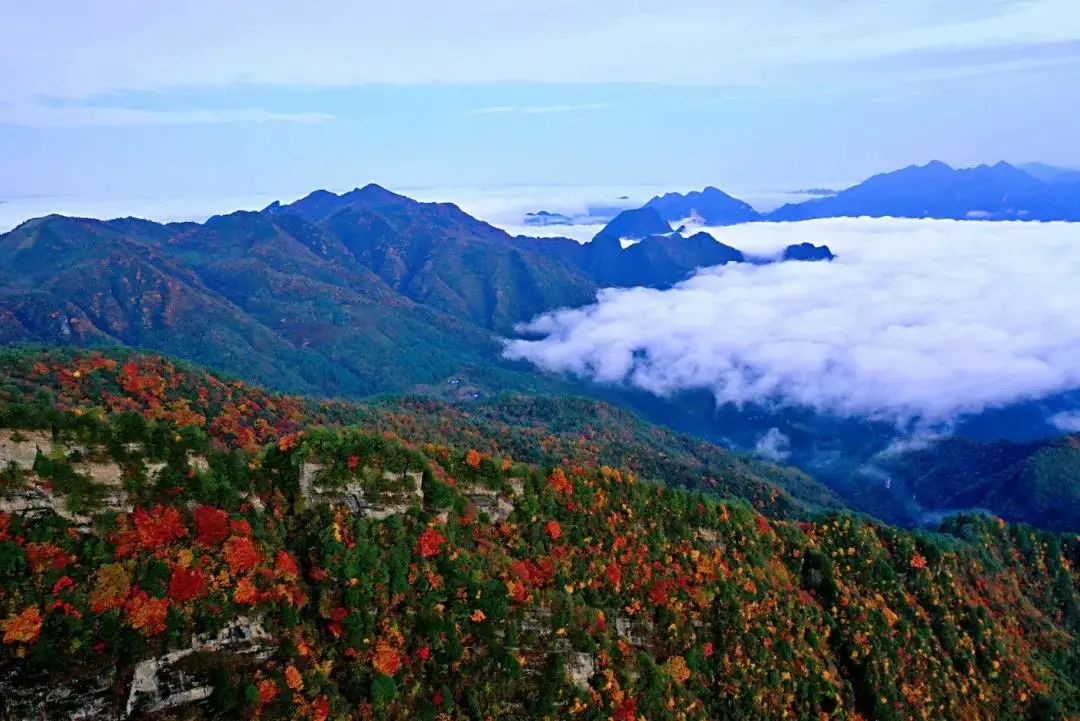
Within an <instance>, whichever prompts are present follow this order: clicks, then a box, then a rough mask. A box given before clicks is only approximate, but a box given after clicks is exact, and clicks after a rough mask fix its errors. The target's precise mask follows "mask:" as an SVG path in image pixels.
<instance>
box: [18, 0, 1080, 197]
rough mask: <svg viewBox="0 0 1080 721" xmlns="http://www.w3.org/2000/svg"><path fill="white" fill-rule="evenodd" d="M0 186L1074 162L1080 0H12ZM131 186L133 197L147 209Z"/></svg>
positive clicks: (166, 185) (47, 189)
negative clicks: (392, 1) (395, 0)
mask: <svg viewBox="0 0 1080 721" xmlns="http://www.w3.org/2000/svg"><path fill="white" fill-rule="evenodd" d="M0 12H2V16H3V17H4V22H3V24H2V25H0V164H2V167H3V168H4V171H5V172H4V173H2V174H0V201H7V202H8V203H11V202H16V201H19V200H20V199H25V198H28V197H42V196H45V197H48V198H51V197H64V198H79V199H83V198H85V199H93V200H110V201H117V202H122V201H124V200H125V199H136V198H165V197H196V196H197V197H207V196H213V195H224V194H228V195H233V196H240V195H261V194H267V195H270V196H282V197H285V198H288V197H290V196H292V195H298V194H302V193H304V192H306V191H307V190H310V189H312V188H315V187H330V188H349V187H352V186H355V185H362V184H364V183H366V182H369V181H374V182H379V183H382V184H385V185H388V186H390V187H392V188H420V187H429V188H459V187H467V186H469V187H489V188H497V187H502V186H508V185H530V186H536V185H567V186H585V185H589V186H612V187H615V186H634V185H648V186H666V187H671V188H673V189H685V188H690V187H694V186H701V185H704V184H706V183H709V184H716V185H719V186H720V187H724V188H728V189H732V190H753V189H791V188H798V187H805V186H806V185H809V184H821V183H838V182H848V181H857V180H859V179H861V178H863V177H865V176H866V175H869V174H871V173H874V172H877V171H880V170H885V169H890V168H893V167H898V166H902V165H907V164H910V163H916V162H918V163H921V162H925V161H927V160H930V159H932V158H939V159H943V160H945V161H948V162H951V163H954V164H958V165H969V164H975V163H979V162H992V161H996V160H998V159H1002V158H1005V159H1009V160H1014V161H1025V160H1043V161H1046V162H1051V163H1056V164H1061V165H1074V166H1080V123H1076V122H1075V118H1076V116H1077V111H1078V110H1080V93H1077V92H1075V90H1074V88H1076V87H1080V5H1078V4H1077V3H1076V2H1075V0H967V1H966V2H955V1H953V0H949V1H948V2H944V1H942V0H906V1H905V2H844V1H842V0H799V1H797V2H796V0H758V1H757V2H753V3H751V2H726V3H721V2H717V1H716V0H710V1H705V0H671V1H669V2H664V3H657V2H632V1H627V0H622V1H616V0H589V2H571V1H570V0H514V2H505V1H504V0H500V1H499V2H491V1H483V2H482V1H480V0H459V1H458V2H454V3H443V2H438V3H436V2H409V1H407V0H406V1H403V2H398V3H396V4H394V6H393V7H390V6H389V4H387V3H378V4H376V3H369V2H349V3H345V2H323V1H321V0H314V1H313V2H306V3H295V2H283V1H282V0H260V1H259V2H249V1H247V0H236V1H233V2H228V3H222V2H220V1H216V2H208V1H206V0H187V1H186V2H184V3H146V2H136V1H124V2H121V1H119V0H98V1H97V2H94V3H85V2H74V1H72V2H58V1H53V0H42V1H41V2H34V3H26V2H21V1H18V0H0ZM133 202H134V201H133Z"/></svg>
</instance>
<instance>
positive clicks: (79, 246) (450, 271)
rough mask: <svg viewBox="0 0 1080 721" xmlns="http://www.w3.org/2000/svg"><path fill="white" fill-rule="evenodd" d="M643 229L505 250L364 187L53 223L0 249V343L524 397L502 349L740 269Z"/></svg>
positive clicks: (277, 377) (467, 226) (461, 224)
mask: <svg viewBox="0 0 1080 721" xmlns="http://www.w3.org/2000/svg"><path fill="white" fill-rule="evenodd" d="M635 212H638V211H635ZM639 215H640V216H644V217H647V218H648V219H649V220H650V221H651V223H652V225H650V226H649V227H645V228H638V226H639V225H640V220H638V221H635V220H634V216H633V213H628V214H627V216H626V220H625V223H626V229H627V231H628V232H630V231H634V230H638V229H640V230H641V232H642V233H643V234H651V233H654V232H659V233H662V235H650V237H648V238H646V239H645V240H644V241H642V242H641V243H640V244H638V245H636V246H632V247H629V248H626V249H624V248H622V247H621V245H620V238H619V237H616V235H619V234H618V233H615V232H614V231H612V232H608V233H606V234H604V233H602V234H601V235H602V236H603V237H602V238H601V239H600V241H602V242H596V243H592V244H587V245H581V244H578V243H576V242H574V241H571V240H568V239H535V238H526V237H518V238H515V237H512V236H510V235H508V234H507V233H505V232H504V231H502V230H499V229H498V228H495V227H493V226H491V225H489V224H487V223H484V222H482V221H480V220H477V219H476V218H473V217H472V216H470V215H468V214H466V213H464V212H463V211H461V210H460V209H459V208H458V207H457V206H454V205H452V204H449V203H420V202H417V201H414V200H411V199H409V198H406V197H404V196H401V195H397V194H395V193H392V192H390V191H388V190H385V189H384V188H381V187H379V186H376V185H368V186H365V187H363V188H357V189H355V190H353V191H350V192H348V193H344V194H341V195H337V194H334V193H331V192H329V191H316V192H314V193H311V194H310V195H308V196H306V197H304V198H302V199H300V200H298V201H296V202H294V203H290V204H285V205H283V204H281V203H273V204H271V205H270V206H268V207H267V208H265V209H264V210H263V211H261V212H248V211H239V212H235V213H230V214H227V215H219V216H215V217H213V218H210V219H209V220H208V221H206V222H205V223H201V224H199V223H169V224H161V223H154V222H151V221H147V220H140V219H136V218H122V219H116V220H105V221H102V220H93V219H86V218H70V217H65V216H57V215H54V216H47V217H43V218H37V219H34V220H31V221H27V222H25V223H23V224H22V225H20V226H18V227H17V228H16V229H14V230H12V231H11V232H9V233H6V234H3V235H0V341H3V342H4V343H9V344H10V343H15V342H20V341H38V342H45V343H58V344H65V345H100V344H110V343H120V344H123V345H129V346H136V347H147V348H155V349H158V350H161V351H164V352H168V353H173V354H176V355H180V356H183V357H186V358H190V359H191V360H194V361H197V362H201V363H206V364H209V365H212V366H214V367H218V368H222V369H224V370H227V371H230V372H237V373H244V374H245V375H246V376H248V377H250V378H252V379H253V380H257V381H260V382H264V383H267V384H269V385H273V386H275V387H280V388H286V389H289V390H294V391H300V392H308V393H327V394H345V395H366V394H370V393H376V392H387V391H401V390H408V389H411V388H413V387H414V386H415V385H416V384H418V383H435V382H439V381H441V380H443V379H445V378H447V377H448V376H451V375H453V374H455V373H460V372H461V369H462V368H469V367H473V368H475V367H483V368H486V369H488V370H489V371H490V373H494V374H495V375H498V376H499V377H500V379H498V380H497V379H494V378H493V379H492V383H493V385H495V386H506V385H510V386H513V387H520V385H521V383H522V382H525V385H526V386H528V385H530V382H526V381H522V380H521V379H520V378H519V379H518V380H517V381H513V380H510V379H509V377H510V376H514V375H515V374H519V371H520V366H515V365H513V364H510V363H506V362H503V361H501V360H499V352H500V348H501V346H500V345H499V342H498V339H497V334H500V333H507V332H510V331H512V330H513V328H514V326H515V325H516V324H517V323H520V322H523V321H527V320H530V319H531V318H533V317H535V316H536V315H538V314H539V313H542V312H544V311H548V310H552V309H554V308H560V307H566V306H580V305H585V304H587V303H589V302H591V301H592V300H593V299H594V298H595V294H596V291H597V290H598V289H599V288H600V287H602V286H606V285H617V286H630V285H649V286H657V287H659V286H665V285H670V284H671V283H674V282H677V281H678V280H681V279H682V278H684V277H686V276H687V275H689V274H690V273H692V272H693V271H694V270H695V269H696V268H699V267H702V266H707V265H716V264H720V263H724V262H729V261H737V260H741V259H742V254H741V253H740V252H739V251H737V250H735V249H732V248H729V247H727V246H724V245H722V244H720V243H718V242H716V241H715V240H714V239H712V238H711V237H710V236H708V235H705V234H697V235H695V236H693V237H690V238H682V237H681V236H678V235H675V234H672V233H671V228H670V227H669V226H668V224H667V223H665V222H664V221H663V220H661V219H660V218H659V216H658V215H657V214H656V213H655V211H653V210H651V209H649V210H648V211H640V213H639ZM621 218H623V216H619V218H617V219H616V221H613V223H616V225H615V226H613V227H616V228H617V227H618V223H620V222H623V221H622V220H620V219H621ZM403 355H404V357H403ZM515 369H517V370H515Z"/></svg>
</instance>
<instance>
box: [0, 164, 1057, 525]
mask: <svg viewBox="0 0 1080 721" xmlns="http://www.w3.org/2000/svg"><path fill="white" fill-rule="evenodd" d="M680 230H681V229H679V230H672V228H671V226H670V224H669V223H668V222H667V221H666V220H664V218H663V217H662V216H661V214H660V212H659V211H658V210H657V209H656V208H655V207H652V206H647V207H645V208H643V209H640V210H633V211H626V212H624V213H623V214H621V215H620V216H617V217H616V218H615V220H613V221H612V223H611V224H610V225H609V226H608V227H607V228H606V229H605V230H604V231H601V232H600V233H599V234H598V235H597V237H596V239H595V240H594V241H593V242H591V243H587V244H581V243H578V242H576V241H573V240H570V239H567V238H530V237H525V236H519V237H514V236H511V235H509V234H507V233H505V232H503V231H502V230H499V229H498V228H495V227H493V226H491V225H489V224H487V223H484V222H482V221H480V220H478V219H476V218H473V217H472V216H469V215H468V214H466V213H464V212H463V211H461V210H460V209H459V208H457V207H456V206H454V205H451V204H447V203H420V202H417V201H414V200H412V199H409V198H407V197H404V196H401V195H397V194H395V193H392V192H390V191H387V190H386V189H384V188H381V187H379V186H375V185H368V186H365V187H363V188H357V189H355V190H353V191H350V192H348V193H344V194H340V195H339V194H335V193H330V192H328V191H316V192H314V193H312V194H310V195H308V196H306V197H305V198H302V199H301V200H298V201H296V202H294V203H289V204H282V203H273V204H271V205H270V206H268V207H267V208H265V209H264V210H262V211H259V212H248V211H242V212H236V213H230V214H227V215H220V216H215V217H213V218H210V219H209V220H208V221H206V222H205V223H168V224H162V223H155V222H151V221H147V220H140V219H137V218H121V219H115V220H93V219H85V218H70V217H64V216H56V215H54V216H47V217H44V218H37V219H34V220H31V221H27V222H25V223H23V224H22V225H20V226H19V227H18V228H16V229H15V230H13V231H11V232H9V233H6V234H3V235H0V342H2V343H3V344H5V345H14V344H22V343H41V344H48V345H56V346H67V347H72V346H81V347H86V346H127V347H133V348H145V349H152V350H155V351H158V352H163V353H167V354H170V355H173V356H176V357H180V358H183V359H186V360H190V361H194V362H197V363H200V364H203V365H207V366H210V367H212V368H215V369H219V370H222V371H225V372H227V373H230V374H233V375H236V376H239V377H242V378H244V379H246V380H249V381H253V382H258V383H261V384H264V385H267V386H269V387H272V388H275V389H280V390H285V391H290V392H298V393H306V394H310V395H315V396H324V397H325V396H344V397H351V398H359V397H367V396H371V395H375V394H387V393H403V392H415V393H421V394H424V395H425V396H429V397H436V398H442V399H445V400H448V401H451V402H462V403H476V402H477V401H484V400H487V399H496V398H498V397H499V394H500V393H502V392H505V391H515V392H524V393H528V394H546V395H549V396H551V395H554V396H581V395H586V396H591V397H593V398H598V399H601V400H605V401H608V402H611V403H615V404H618V405H621V406H623V407H624V408H629V409H632V410H633V411H635V412H637V413H640V414H642V415H643V416H644V417H646V418H647V419H649V420H651V421H653V422H658V423H662V424H664V425H667V426H669V427H672V428H675V429H677V430H680V431H683V432H692V433H694V434H696V435H698V436H700V437H704V438H707V439H710V440H712V441H715V442H721V443H724V444H727V445H730V446H733V447H736V448H741V449H744V450H752V449H754V448H755V447H756V445H757V444H758V443H759V441H760V439H761V438H762V437H763V436H765V435H766V434H768V433H770V432H772V431H773V430H774V429H777V430H778V432H780V433H782V434H784V436H785V437H787V438H789V439H790V442H791V455H790V462H791V463H794V464H796V465H797V466H799V467H800V468H803V469H806V470H808V471H809V472H811V473H813V474H815V475H817V476H818V477H819V478H820V479H821V480H823V481H825V482H826V483H827V484H828V485H829V486H830V487H831V488H834V489H837V490H838V491H839V492H841V493H842V494H843V495H844V497H845V499H847V500H848V502H851V503H854V505H855V506H856V507H858V508H863V509H873V511H874V512H875V513H877V514H878V515H879V516H881V517H883V518H887V519H889V520H892V521H897V522H902V523H914V522H917V521H918V520H919V517H918V516H917V515H912V514H909V513H907V512H906V511H904V501H903V499H897V498H895V497H894V496H895V494H892V495H890V494H886V495H887V496H888V497H889V498H890V499H891V500H890V503H891V505H883V504H880V503H878V502H877V500H876V499H874V498H870V497H869V496H867V495H866V494H865V493H864V492H865V490H866V488H867V486H866V484H862V485H860V484H859V483H858V482H852V481H851V479H852V478H856V479H857V474H858V470H859V469H860V468H861V467H862V466H863V465H865V464H866V463H870V462H872V460H873V458H874V457H875V455H876V454H878V453H879V452H880V451H881V450H882V449H884V448H886V447H887V446H888V445H889V444H890V443H891V442H892V441H893V440H895V438H896V433H897V431H896V429H895V428H889V427H884V426H882V425H881V424H874V423H869V422H866V421H860V420H855V419H836V418H829V417H825V416H823V415H822V414H817V413H812V412H808V411H805V410H803V409H784V408H779V409H778V408H766V407H755V406H752V405H748V406H746V407H738V408H736V407H734V406H731V407H728V406H722V407H720V408H717V407H716V404H715V402H714V400H713V398H712V397H711V396H710V395H709V394H707V393H684V394H676V395H674V396H671V397H665V398H659V397H656V396H652V395H650V394H648V393H645V392H643V391H635V390H632V389H629V388H624V387H615V386H608V385H597V384H592V383H588V382H586V381H583V380H579V379H573V378H566V377H556V376H550V375H544V374H540V373H538V372H536V371H535V369H534V368H532V367H531V366H527V365H525V364H522V363H515V362H511V361H508V360H506V359H504V358H503V357H502V349H503V344H502V342H501V338H500V336H502V335H505V334H508V333H512V332H513V331H514V328H515V326H516V325H517V324H518V323H521V322H523V321H527V320H530V319H531V318H533V317H535V316H536V315H537V314H538V313H542V312H545V311H548V310H553V309H556V308H560V307H577V306H581V305H585V304H587V303H590V302H591V301H592V300H593V299H594V298H595V294H596V292H597V290H598V289H599V288H601V287H606V286H635V285H641V286H649V287H657V288H662V287H667V286H669V285H671V284H673V283H677V282H678V281H680V280H682V279H683V278H685V277H687V276H688V275H689V274H691V273H693V272H694V270H695V269H697V268H699V267H702V266H712V265H721V264H724V263H732V262H742V261H749V262H759V261H758V260H757V259H754V258H748V257H746V256H745V255H744V254H743V253H742V252H741V251H739V250H738V249H736V248H732V247H729V246H726V245H723V244H721V243H719V242H717V241H716V240H715V239H714V238H712V237H711V236H709V235H708V234H705V233H695V234H691V235H689V236H687V235H684V234H683V233H682V232H680ZM628 238H629V239H632V241H628ZM831 257H832V253H831V252H830V251H829V250H828V249H827V248H824V247H814V246H809V245H807V244H802V245H795V246H791V247H790V248H788V249H787V250H786V251H785V252H784V254H783V256H782V258H786V259H787V260H793V261H794V260H828V259H830V258H831ZM1063 407H1065V406H1063ZM1068 407H1072V406H1068ZM1060 410H1061V409H1057V410H1055V412H1057V411H1060ZM1032 413H1034V414H1035V415H1037V416H1038V417H1039V418H1042V417H1043V416H1045V415H1046V414H1045V413H1044V412H1043V411H1042V410H1038V411H1037V412H1035V411H1032ZM1029 415H1031V413H1028V414H1026V415H1025V414H1019V415H1017V418H1018V419H1019V420H1017V421H1016V422H1015V423H1011V425H1009V427H1010V428H1011V427H1012V426H1017V430H1018V432H1021V433H1022V432H1025V429H1027V428H1028V427H1030V426H1031V423H1030V422H1027V421H1023V419H1024V418H1027V417H1028V416H1029ZM1021 416H1023V418H1021ZM1022 421H1023V422H1022ZM999 427H1002V424H1000V423H998V424H996V425H995V428H999ZM1004 435H1006V436H1009V437H1016V436H1015V434H1013V433H1012V432H1009V433H1005V434H1004ZM1042 437H1045V434H1041V435H1040V436H1038V437H1037V438H1042ZM1037 438H1035V439H1037ZM1035 439H1029V440H1035ZM979 440H980V442H982V441H993V440H996V437H994V438H989V439H979ZM823 459H828V460H827V461H826V460H823ZM921 465H922V461H921V460H917V461H913V466H914V467H918V466H921ZM1070 467H1071V466H1069V464H1060V465H1057V466H1054V468H1055V469H1057V470H1056V471H1055V473H1054V474H1053V475H1051V476H1048V478H1049V480H1048V481H1046V482H1043V483H1041V485H1040V488H1053V487H1054V486H1055V484H1057V485H1059V486H1060V493H1061V494H1063V495H1062V496H1061V497H1062V498H1066V497H1068V494H1069V493H1071V490H1070V489H1072V488H1073V487H1074V486H1075V479H1074V478H1071V477H1069V476H1068V475H1067V471H1068V469H1069V468H1070ZM951 472H952V473H953V474H954V475H953V478H954V481H955V480H956V479H962V478H963V477H964V475H965V472H964V471H963V470H962V469H960V468H957V467H954V470H953V471H951ZM860 494H861V495H860ZM984 495H985V498H986V499H988V500H986V501H985V504H986V506H987V507H989V508H990V509H991V510H994V511H995V512H998V513H1007V512H1008V513H1011V514H1012V515H1010V518H1015V519H1017V520H1025V521H1036V522H1037V521H1038V520H1039V518H1040V516H1039V513H1038V509H1039V508H1045V507H1046V505H1045V504H1044V503H1041V502H1040V504H1038V505H1031V506H1023V505H1018V504H1016V503H1015V502H1013V500H1011V499H1008V498H1006V496H1005V495H1002V494H1001V493H995V494H984ZM954 500H955V499H954V498H953V497H952V496H950V495H947V494H942V495H940V496H939V495H932V494H931V495H927V494H922V496H920V504H921V505H920V509H921V510H925V511H935V510H949V507H947V506H944V505H942V504H946V503H953V502H954ZM999 501H1000V502H999ZM979 502H980V503H984V501H983V500H982V497H980V501H979ZM1006 502H1008V505H1006ZM1049 502H1050V503H1051V504H1052V503H1053V502H1054V501H1053V500H1052V499H1051V500H1050V501H1049ZM1009 509H1019V510H1017V511H1016V512H1015V513H1012V511H1010V510H1009ZM1074 517H1075V516H1073V515H1068V516H1067V519H1066V520H1063V521H1061V524H1062V526H1063V527H1064V526H1067V525H1068V524H1071V523H1073V521H1072V520H1068V519H1072V518H1074Z"/></svg>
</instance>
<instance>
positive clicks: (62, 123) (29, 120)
mask: <svg viewBox="0 0 1080 721" xmlns="http://www.w3.org/2000/svg"><path fill="white" fill-rule="evenodd" d="M333 119H334V116H333V115H329V114H327V113H282V112H275V111H271V110H265V109H263V108H235V109H223V110H143V109H140V108H118V107H98V106H84V105H62V106H52V105H41V104H20V105H8V106H3V105H0V125H19V126H25V127H35V128H73V127H131V126H149V125H204V124H220V123H324V122H327V121H329V120H333Z"/></svg>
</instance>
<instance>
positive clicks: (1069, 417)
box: [1050, 411, 1080, 433]
mask: <svg viewBox="0 0 1080 721" xmlns="http://www.w3.org/2000/svg"><path fill="white" fill-rule="evenodd" d="M1050 423H1051V425H1053V426H1054V427H1055V428H1057V429H1058V430H1059V431H1065V432H1066V433H1080V411H1064V412H1062V413H1056V414H1054V415H1052V416H1050Z"/></svg>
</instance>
